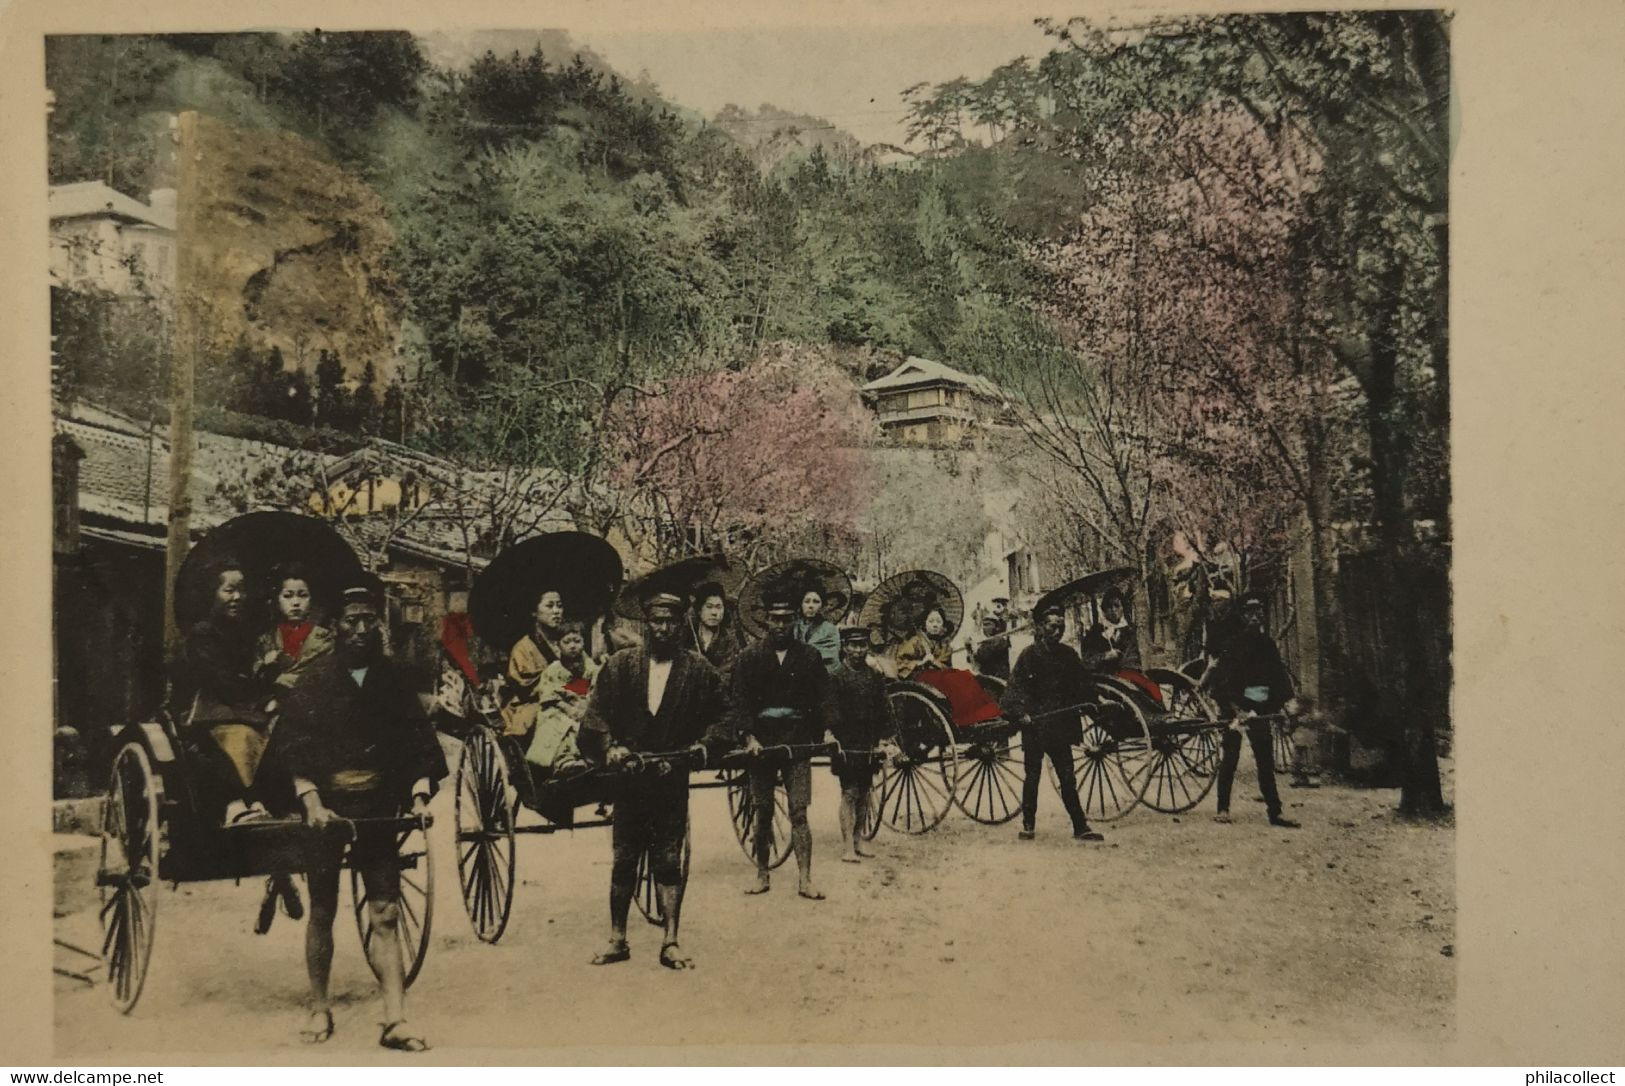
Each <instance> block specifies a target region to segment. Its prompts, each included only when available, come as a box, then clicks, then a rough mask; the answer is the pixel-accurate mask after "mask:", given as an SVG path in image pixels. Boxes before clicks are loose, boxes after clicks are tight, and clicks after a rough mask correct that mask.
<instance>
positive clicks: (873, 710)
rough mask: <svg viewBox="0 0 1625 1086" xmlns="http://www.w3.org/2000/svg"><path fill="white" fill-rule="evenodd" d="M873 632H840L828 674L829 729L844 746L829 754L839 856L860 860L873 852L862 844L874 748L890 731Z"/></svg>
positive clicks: (857, 629) (850, 629)
mask: <svg viewBox="0 0 1625 1086" xmlns="http://www.w3.org/2000/svg"><path fill="white" fill-rule="evenodd" d="M868 657H869V631H868V629H866V628H864V627H861V626H848V627H847V628H845V629H843V630H842V631H841V663H840V666H839V667H837V668H836V669H835V671H834V672H833V673H832V675H831V676H830V684H831V687H832V688H833V695H832V696H833V700H834V713H833V714H832V718H831V721H830V730H831V731H833V732H834V733H835V740H836V742H838V743H840V744H841V751H840V752H839V753H837V754H835V755H834V756H832V757H831V758H830V763H829V764H830V770H831V771H832V772H833V773H834V774H835V777H836V779H837V780H839V781H840V782H841V815H840V820H841V843H842V844H843V845H844V846H845V849H846V851H845V853H844V854H843V855H842V856H841V859H842V860H844V861H845V862H847V863H857V862H858V861H859V859H860V858H861V857H864V856H868V855H870V853H867V852H864V851H863V850H862V849H860V848H859V847H858V838H859V837H860V832H859V831H860V828H861V827H862V825H863V822H864V814H865V811H864V807H865V805H866V804H867V803H868V798H869V788H870V786H871V785H872V784H873V783H874V776H875V768H876V767H875V765H874V763H873V761H872V760H871V759H872V752H873V750H874V748H875V745H876V744H877V743H879V742H880V741H881V739H882V738H884V737H885V735H886V733H887V726H886V725H887V716H888V709H887V703H886V682H885V680H884V679H883V678H881V676H880V674H879V672H877V671H875V669H874V668H872V667H870V666H869V663H868Z"/></svg>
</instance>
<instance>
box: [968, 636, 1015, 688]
mask: <svg viewBox="0 0 1625 1086" xmlns="http://www.w3.org/2000/svg"><path fill="white" fill-rule="evenodd" d="M971 657H972V659H974V660H975V661H976V671H977V674H980V675H992V676H995V677H997V678H1000V679H1004V680H1006V681H1008V680H1009V678H1010V639H1009V638H1008V637H1005V636H1004V635H1003V634H996V635H994V636H993V637H989V638H987V639H986V640H985V641H983V642H982V643H981V644H979V645H977V646H976V648H975V649H974V650H973V651H972V653H971Z"/></svg>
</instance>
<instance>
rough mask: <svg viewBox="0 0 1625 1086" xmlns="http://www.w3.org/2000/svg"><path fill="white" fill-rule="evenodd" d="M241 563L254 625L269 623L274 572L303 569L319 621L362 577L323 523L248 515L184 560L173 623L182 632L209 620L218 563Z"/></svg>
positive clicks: (335, 535)
mask: <svg viewBox="0 0 1625 1086" xmlns="http://www.w3.org/2000/svg"><path fill="white" fill-rule="evenodd" d="M228 557H229V558H231V559H233V560H235V561H237V562H240V563H242V566H243V576H244V577H245V578H246V579H247V581H248V591H249V592H250V593H251V597H250V598H251V599H252V600H253V601H254V604H255V609H254V611H253V612H251V615H252V618H253V620H254V621H256V622H257V621H258V620H260V619H262V618H263V619H265V620H266V621H269V614H268V613H267V611H266V610H265V609H266V607H267V604H268V601H269V599H270V596H271V593H272V591H273V590H274V589H275V588H276V587H277V586H275V585H273V584H272V583H271V578H272V575H273V571H274V570H275V569H276V567H277V566H279V565H282V564H284V563H289V562H296V563H298V564H299V565H301V566H303V567H304V569H305V573H306V574H307V575H308V577H309V579H310V594H311V602H312V603H313V604H314V606H315V609H316V613H317V615H318V616H321V615H330V614H332V613H333V609H334V606H335V603H336V601H337V599H338V596H339V593H340V592H342V591H343V590H344V588H345V584H346V582H347V581H350V580H351V579H352V578H354V577H357V576H359V575H360V574H361V573H362V566H361V561H360V559H358V558H357V557H356V554H355V551H354V550H352V549H351V548H350V545H349V544H348V543H346V542H345V541H344V537H343V536H341V535H339V534H338V532H337V531H335V530H334V528H333V526H332V525H330V524H328V523H327V522H326V521H325V520H320V519H318V518H316V517H307V516H301V515H300V514H298V513H272V512H265V513H245V514H243V515H242V516H240V517H234V518H232V519H231V520H228V521H226V523H224V524H222V525H220V526H219V527H218V528H215V529H213V530H212V531H210V532H209V533H208V534H207V535H205V536H204V537H203V538H202V539H200V540H198V542H197V545H196V546H194V547H193V548H192V549H191V550H190V551H188V552H187V554H186V560H185V561H183V562H182V563H181V568H180V571H179V572H178V573H177V574H176V575H175V621H176V622H177V623H178V624H179V625H180V626H181V628H182V629H184V628H186V627H188V626H191V625H192V624H194V623H196V622H199V621H201V620H202V619H204V618H206V617H208V614H209V608H210V605H211V600H212V598H213V596H214V589H215V586H214V584H213V583H211V580H212V578H213V577H214V571H215V569H216V563H218V562H219V561H220V560H221V559H224V558H228Z"/></svg>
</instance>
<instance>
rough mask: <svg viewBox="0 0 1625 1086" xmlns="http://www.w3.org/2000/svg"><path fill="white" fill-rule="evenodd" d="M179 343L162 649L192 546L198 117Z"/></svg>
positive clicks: (181, 147)
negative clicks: (180, 576)
mask: <svg viewBox="0 0 1625 1086" xmlns="http://www.w3.org/2000/svg"><path fill="white" fill-rule="evenodd" d="M175 140H176V155H175V173H176V178H175V189H176V192H175V294H174V297H175V343H174V355H173V359H172V361H171V365H170V384H169V535H168V538H167V540H166V542H165V545H164V647H165V650H166V651H167V652H173V651H174V649H175V647H176V645H177V643H178V642H179V639H180V629H179V627H178V625H177V623H176V621H175V588H176V585H175V579H176V575H177V574H178V573H179V572H180V568H181V562H182V561H184V560H185V558H186V552H187V550H188V548H189V547H190V546H191V531H192V497H191V481H192V389H193V380H194V374H195V373H196V363H197V351H198V340H199V314H198V305H199V303H200V298H199V297H198V289H197V211H198V190H199V184H198V169H199V151H198V140H197V113H196V112H194V111H192V110H188V111H186V112H185V113H182V114H181V115H180V118H179V125H178V127H177V130H176V133H175Z"/></svg>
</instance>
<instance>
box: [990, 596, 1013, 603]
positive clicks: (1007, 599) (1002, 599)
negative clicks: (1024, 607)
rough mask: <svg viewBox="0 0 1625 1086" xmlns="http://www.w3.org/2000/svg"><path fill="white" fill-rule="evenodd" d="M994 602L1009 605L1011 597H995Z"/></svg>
mask: <svg viewBox="0 0 1625 1086" xmlns="http://www.w3.org/2000/svg"><path fill="white" fill-rule="evenodd" d="M993 602H994V603H1009V602H1010V597H1009V596H994V597H993Z"/></svg>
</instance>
